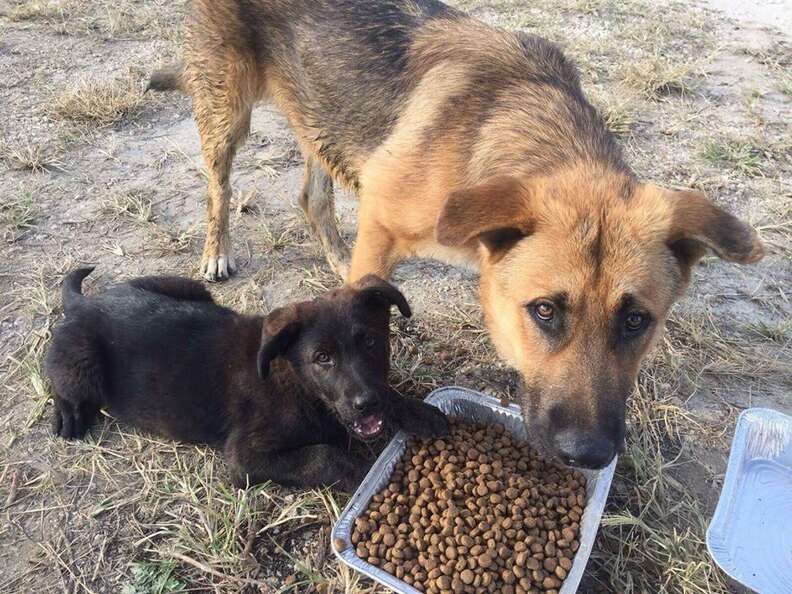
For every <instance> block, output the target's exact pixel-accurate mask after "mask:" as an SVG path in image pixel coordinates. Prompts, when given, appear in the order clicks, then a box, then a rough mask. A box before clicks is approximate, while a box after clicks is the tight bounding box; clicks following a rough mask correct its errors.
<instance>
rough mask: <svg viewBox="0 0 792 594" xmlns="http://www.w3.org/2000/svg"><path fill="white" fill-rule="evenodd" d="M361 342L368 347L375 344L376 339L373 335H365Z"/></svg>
mask: <svg viewBox="0 0 792 594" xmlns="http://www.w3.org/2000/svg"><path fill="white" fill-rule="evenodd" d="M363 344H364V345H366V346H367V347H368V348H372V347H373V346H374V345H375V344H377V339H376V338H374V337H373V336H367V337H366V338H364V339H363Z"/></svg>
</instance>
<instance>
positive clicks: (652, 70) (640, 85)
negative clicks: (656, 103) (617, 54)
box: [621, 55, 696, 99]
mask: <svg viewBox="0 0 792 594" xmlns="http://www.w3.org/2000/svg"><path fill="white" fill-rule="evenodd" d="M695 73H696V66H695V64H694V63H692V62H680V61H678V60H677V59H673V58H667V57H665V56H662V55H654V56H651V57H649V58H645V59H642V60H639V61H636V62H632V63H628V64H627V65H625V66H624V67H622V69H621V80H622V81H623V82H624V83H625V84H626V85H627V86H629V87H632V88H633V89H635V90H637V91H638V92H640V93H642V94H643V95H644V96H645V97H647V98H651V99H656V98H659V97H662V96H664V95H670V94H680V95H681V94H685V93H687V92H689V91H690V79H691V77H693V76H694V75H695Z"/></svg>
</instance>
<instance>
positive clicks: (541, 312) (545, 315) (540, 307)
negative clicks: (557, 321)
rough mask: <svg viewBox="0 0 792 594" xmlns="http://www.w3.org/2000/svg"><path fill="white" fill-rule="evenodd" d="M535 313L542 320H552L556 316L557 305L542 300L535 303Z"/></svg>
mask: <svg viewBox="0 0 792 594" xmlns="http://www.w3.org/2000/svg"><path fill="white" fill-rule="evenodd" d="M533 314H534V317H535V318H536V319H537V320H539V321H540V322H551V321H553V318H554V317H555V307H553V304H552V303H550V302H549V301H540V302H539V303H535V304H534V306H533Z"/></svg>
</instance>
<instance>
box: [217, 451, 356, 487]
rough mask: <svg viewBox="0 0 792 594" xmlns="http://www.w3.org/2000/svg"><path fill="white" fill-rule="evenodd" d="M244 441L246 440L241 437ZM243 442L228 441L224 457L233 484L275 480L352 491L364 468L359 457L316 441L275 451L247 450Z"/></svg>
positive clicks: (285, 483) (298, 485)
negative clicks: (227, 462)
mask: <svg viewBox="0 0 792 594" xmlns="http://www.w3.org/2000/svg"><path fill="white" fill-rule="evenodd" d="M245 441H246V440H245ZM245 441H243V440H234V441H230V440H229V443H228V445H227V446H226V456H227V459H228V461H229V463H230V465H231V469H232V480H233V482H234V485H235V486H237V487H241V488H243V487H245V486H246V485H255V484H258V483H263V482H265V481H275V482H276V483H280V484H282V485H287V486H294V487H306V488H309V487H322V486H326V485H332V484H335V485H336V486H338V487H339V488H341V489H343V490H344V491H347V492H349V493H352V492H353V491H354V490H355V489H357V487H358V485H359V484H360V481H362V480H363V477H364V476H365V475H366V472H367V471H368V464H367V463H366V461H365V460H363V459H362V458H358V457H356V456H352V455H350V454H348V453H347V452H345V451H344V450H342V449H341V448H337V447H335V446H331V445H329V444H324V443H322V444H316V445H309V446H304V447H301V448H296V449H293V450H280V451H275V452H272V451H270V452H259V451H250V450H249V449H247V448H246V447H245Z"/></svg>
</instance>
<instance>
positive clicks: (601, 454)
mask: <svg viewBox="0 0 792 594" xmlns="http://www.w3.org/2000/svg"><path fill="white" fill-rule="evenodd" d="M555 442H556V448H557V449H558V455H559V456H560V457H561V459H562V460H563V461H564V464H568V465H569V466H578V467H580V468H592V469H597V468H604V467H605V466H607V465H608V464H609V463H610V461H611V460H613V457H614V456H615V455H616V450H617V449H618V448H617V444H616V443H615V442H614V441H613V440H612V439H610V438H608V437H606V436H604V435H602V434H598V433H591V432H579V431H574V430H571V429H570V430H566V431H562V432H561V433H559V434H558V435H556V437H555Z"/></svg>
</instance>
